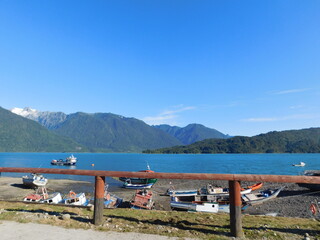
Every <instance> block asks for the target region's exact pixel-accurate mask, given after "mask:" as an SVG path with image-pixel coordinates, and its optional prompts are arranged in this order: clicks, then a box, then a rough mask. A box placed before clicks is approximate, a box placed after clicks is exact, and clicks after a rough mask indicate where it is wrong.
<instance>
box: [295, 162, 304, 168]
mask: <svg viewBox="0 0 320 240" xmlns="http://www.w3.org/2000/svg"><path fill="white" fill-rule="evenodd" d="M305 165H306V163H305V162H300V163H299V164H292V166H294V167H304V166H305Z"/></svg>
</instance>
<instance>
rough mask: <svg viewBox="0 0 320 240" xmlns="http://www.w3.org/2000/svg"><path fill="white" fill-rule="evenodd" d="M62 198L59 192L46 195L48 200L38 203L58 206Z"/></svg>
mask: <svg viewBox="0 0 320 240" xmlns="http://www.w3.org/2000/svg"><path fill="white" fill-rule="evenodd" d="M61 201H62V196H61V194H60V193H59V192H55V193H52V194H49V195H48V198H46V199H42V200H40V203H53V204H58V203H61Z"/></svg>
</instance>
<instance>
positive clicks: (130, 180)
mask: <svg viewBox="0 0 320 240" xmlns="http://www.w3.org/2000/svg"><path fill="white" fill-rule="evenodd" d="M139 172H145V173H154V171H152V170H150V166H149V165H147V170H141V171H139ZM119 180H120V181H122V182H124V183H123V187H125V188H131V187H127V186H132V184H133V185H147V186H149V184H152V185H153V184H155V183H156V182H157V181H158V179H157V178H137V177H119ZM128 184H129V185H128ZM152 185H151V186H152Z"/></svg>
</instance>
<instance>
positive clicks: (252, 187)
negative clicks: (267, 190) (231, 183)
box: [241, 182, 263, 192]
mask: <svg viewBox="0 0 320 240" xmlns="http://www.w3.org/2000/svg"><path fill="white" fill-rule="evenodd" d="M262 186H263V183H262V182H259V183H255V184H253V185H251V186H248V187H247V188H251V191H252V192H253V191H255V190H258V189H260V188H262ZM243 190H245V188H241V191H243Z"/></svg>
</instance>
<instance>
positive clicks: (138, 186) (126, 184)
mask: <svg viewBox="0 0 320 240" xmlns="http://www.w3.org/2000/svg"><path fill="white" fill-rule="evenodd" d="M153 184H154V183H146V184H143V183H142V184H133V183H131V182H130V180H127V181H126V182H124V183H123V187H124V188H128V189H144V188H151V187H152V186H153Z"/></svg>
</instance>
